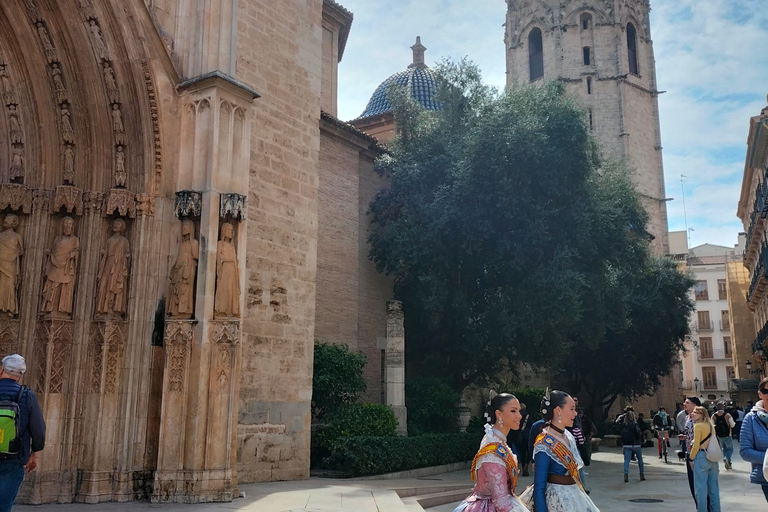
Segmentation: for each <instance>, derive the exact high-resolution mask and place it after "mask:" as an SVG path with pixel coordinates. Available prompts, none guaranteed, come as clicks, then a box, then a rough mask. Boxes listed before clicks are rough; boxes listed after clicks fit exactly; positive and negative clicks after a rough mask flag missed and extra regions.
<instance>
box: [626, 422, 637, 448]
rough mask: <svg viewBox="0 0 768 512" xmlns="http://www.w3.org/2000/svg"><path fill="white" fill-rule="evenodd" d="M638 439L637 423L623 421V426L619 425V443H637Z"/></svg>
mask: <svg viewBox="0 0 768 512" xmlns="http://www.w3.org/2000/svg"><path fill="white" fill-rule="evenodd" d="M638 441H640V439H639V436H638V435H637V423H635V422H632V423H629V424H626V423H625V424H624V426H623V427H621V444H623V445H629V444H638Z"/></svg>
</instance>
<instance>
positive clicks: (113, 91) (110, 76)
mask: <svg viewBox="0 0 768 512" xmlns="http://www.w3.org/2000/svg"><path fill="white" fill-rule="evenodd" d="M104 83H105V84H106V86H107V96H109V102H110V103H120V93H119V92H118V89H117V81H115V70H114V69H112V66H110V65H109V63H108V62H105V63H104Z"/></svg>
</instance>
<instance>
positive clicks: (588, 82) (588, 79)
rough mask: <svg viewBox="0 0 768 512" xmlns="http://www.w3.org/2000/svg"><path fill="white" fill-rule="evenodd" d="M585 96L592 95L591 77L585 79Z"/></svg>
mask: <svg viewBox="0 0 768 512" xmlns="http://www.w3.org/2000/svg"><path fill="white" fill-rule="evenodd" d="M587 94H592V77H591V76H588V77H587Z"/></svg>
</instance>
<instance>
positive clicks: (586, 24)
mask: <svg viewBox="0 0 768 512" xmlns="http://www.w3.org/2000/svg"><path fill="white" fill-rule="evenodd" d="M580 20H581V30H589V29H591V28H592V15H591V14H589V13H588V12H585V13H583V14H582V15H581V18H580Z"/></svg>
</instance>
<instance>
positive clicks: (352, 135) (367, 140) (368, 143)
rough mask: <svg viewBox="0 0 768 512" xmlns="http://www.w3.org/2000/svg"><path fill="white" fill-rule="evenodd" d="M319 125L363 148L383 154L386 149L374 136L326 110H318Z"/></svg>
mask: <svg viewBox="0 0 768 512" xmlns="http://www.w3.org/2000/svg"><path fill="white" fill-rule="evenodd" d="M320 127H321V128H323V129H325V130H327V131H330V132H336V135H339V136H341V137H342V138H343V139H345V140H348V141H350V142H352V143H353V144H355V145H357V146H359V147H360V148H362V149H364V150H368V149H370V150H372V151H374V152H376V153H378V154H384V153H386V151H387V150H386V148H385V147H384V146H382V145H381V144H379V140H378V139H377V138H376V137H374V136H372V135H368V134H367V133H365V132H363V131H360V130H358V129H357V128H355V127H354V126H352V125H351V124H349V123H345V122H344V121H342V120H341V119H338V118H336V117H334V116H332V115H331V114H329V113H327V112H320Z"/></svg>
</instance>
